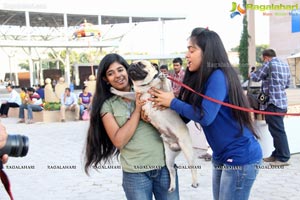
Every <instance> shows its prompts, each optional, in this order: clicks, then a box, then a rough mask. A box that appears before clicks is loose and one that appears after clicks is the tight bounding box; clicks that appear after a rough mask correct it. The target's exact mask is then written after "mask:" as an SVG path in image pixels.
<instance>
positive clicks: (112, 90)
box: [110, 87, 118, 95]
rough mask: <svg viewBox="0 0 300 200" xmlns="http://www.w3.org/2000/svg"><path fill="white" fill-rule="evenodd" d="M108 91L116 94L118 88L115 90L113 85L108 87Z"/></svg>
mask: <svg viewBox="0 0 300 200" xmlns="http://www.w3.org/2000/svg"><path fill="white" fill-rule="evenodd" d="M110 92H111V93H113V94H116V95H118V90H116V89H115V88H114V87H110Z"/></svg>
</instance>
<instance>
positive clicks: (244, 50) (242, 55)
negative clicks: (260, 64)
mask: <svg viewBox="0 0 300 200" xmlns="http://www.w3.org/2000/svg"><path fill="white" fill-rule="evenodd" d="M243 6H244V8H245V7H246V0H243ZM248 38H249V33H248V20H247V15H246V14H245V15H244V17H243V31H242V36H241V40H240V46H239V48H238V52H239V69H240V73H241V75H242V76H243V78H244V79H245V80H246V79H247V77H248V47H249V43H248Z"/></svg>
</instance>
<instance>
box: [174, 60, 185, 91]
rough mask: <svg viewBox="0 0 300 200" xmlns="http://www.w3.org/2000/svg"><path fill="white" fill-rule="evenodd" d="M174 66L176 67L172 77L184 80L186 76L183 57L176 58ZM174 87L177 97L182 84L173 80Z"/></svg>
mask: <svg viewBox="0 0 300 200" xmlns="http://www.w3.org/2000/svg"><path fill="white" fill-rule="evenodd" d="M173 68H174V74H173V75H172V77H173V78H174V79H175V80H177V81H180V82H182V81H183V78H184V74H185V71H184V70H183V68H182V59H181V58H174V60H173ZM172 88H173V92H174V94H175V97H178V95H179V92H180V88H181V86H180V85H179V84H178V83H174V82H172Z"/></svg>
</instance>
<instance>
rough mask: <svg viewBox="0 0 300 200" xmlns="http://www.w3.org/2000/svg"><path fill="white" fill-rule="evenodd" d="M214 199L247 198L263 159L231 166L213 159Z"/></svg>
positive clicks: (237, 199) (238, 199) (236, 199)
mask: <svg viewBox="0 0 300 200" xmlns="http://www.w3.org/2000/svg"><path fill="white" fill-rule="evenodd" d="M212 164H213V174H212V179H213V180H212V181H213V197H214V200H247V199H248V198H249V195H250V191H251V187H252V185H253V183H254V181H255V179H256V175H257V174H258V170H259V167H258V165H260V164H261V161H257V162H256V163H253V164H247V165H241V166H230V165H226V164H222V163H219V162H217V161H215V160H212Z"/></svg>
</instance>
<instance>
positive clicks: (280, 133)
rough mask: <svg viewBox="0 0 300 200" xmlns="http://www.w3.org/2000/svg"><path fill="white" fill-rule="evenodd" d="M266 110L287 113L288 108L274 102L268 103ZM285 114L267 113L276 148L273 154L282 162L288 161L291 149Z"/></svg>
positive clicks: (267, 121) (267, 120)
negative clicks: (282, 107)
mask: <svg viewBox="0 0 300 200" xmlns="http://www.w3.org/2000/svg"><path fill="white" fill-rule="evenodd" d="M266 111H269V112H276V113H286V112H287V110H286V109H281V108H278V107H276V106H275V105H273V104H270V105H268V107H267V109H266ZM283 118H284V116H274V115H266V117H265V119H266V123H267V124H268V128H269V131H270V133H271V135H272V137H273V146H274V148H275V150H274V151H273V152H272V156H273V157H275V158H276V159H277V160H279V161H282V162H287V161H288V160H289V159H290V156H291V155H290V149H289V143H288V139H287V136H286V133H285V130H284V123H283Z"/></svg>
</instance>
